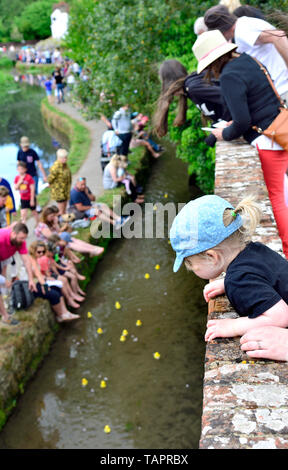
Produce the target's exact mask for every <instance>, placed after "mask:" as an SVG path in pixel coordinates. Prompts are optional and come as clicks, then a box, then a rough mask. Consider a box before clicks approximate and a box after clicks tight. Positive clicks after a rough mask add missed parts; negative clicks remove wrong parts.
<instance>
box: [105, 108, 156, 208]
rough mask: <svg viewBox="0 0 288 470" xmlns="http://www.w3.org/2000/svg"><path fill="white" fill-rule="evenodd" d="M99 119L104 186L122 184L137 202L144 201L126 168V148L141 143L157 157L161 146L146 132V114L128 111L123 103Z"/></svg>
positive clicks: (138, 187)
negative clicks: (102, 123)
mask: <svg viewBox="0 0 288 470" xmlns="http://www.w3.org/2000/svg"><path fill="white" fill-rule="evenodd" d="M101 118H102V120H103V121H104V122H105V124H106V126H107V130H106V131H105V132H104V133H103V135H102V139H101V153H102V157H101V164H102V169H103V187H104V189H114V188H116V187H117V186H122V185H124V187H125V190H126V193H127V194H128V195H129V196H130V197H131V199H132V200H133V201H134V202H136V203H139V204H141V203H142V202H144V195H143V193H142V191H143V188H142V187H141V186H139V185H138V184H137V181H136V179H135V176H133V175H131V174H129V173H128V172H127V166H128V164H129V152H131V150H132V149H133V148H135V147H138V146H143V147H145V148H146V149H147V151H148V152H149V153H150V154H151V155H152V157H154V158H159V157H160V155H161V154H162V152H164V148H163V147H162V146H161V145H159V144H158V143H156V142H155V141H154V140H153V139H152V138H151V136H150V135H149V133H148V131H147V129H146V126H147V123H148V121H149V118H148V116H145V115H143V114H141V113H138V112H131V111H130V109H129V105H128V104H125V105H123V106H122V107H121V108H119V109H118V110H117V111H116V112H115V113H114V114H113V116H112V119H107V118H106V117H105V116H104V115H102V116H101Z"/></svg>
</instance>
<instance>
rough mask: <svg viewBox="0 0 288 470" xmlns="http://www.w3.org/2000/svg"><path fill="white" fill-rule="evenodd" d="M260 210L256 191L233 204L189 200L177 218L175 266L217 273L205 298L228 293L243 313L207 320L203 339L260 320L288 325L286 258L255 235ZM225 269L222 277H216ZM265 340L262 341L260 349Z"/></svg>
mask: <svg viewBox="0 0 288 470" xmlns="http://www.w3.org/2000/svg"><path fill="white" fill-rule="evenodd" d="M260 216H261V211H260V209H259V206H258V205H257V204H256V203H255V202H254V200H253V198H252V197H247V198H245V199H243V201H241V202H240V203H239V204H238V205H237V207H236V208H235V209H234V208H233V207H232V206H231V204H230V203H229V202H227V201H226V200H225V199H222V198H220V197H219V196H216V195H208V196H203V197H200V198H198V199H195V200H193V201H190V202H189V203H188V204H186V206H185V207H184V208H183V209H182V210H181V211H180V212H179V214H178V215H177V216H176V218H175V219H174V221H173V224H172V227H171V231H170V240H171V245H172V247H173V249H174V250H175V251H176V260H175V263H174V272H176V271H178V269H179V268H180V266H181V264H182V262H183V261H184V263H185V266H186V267H187V269H188V270H191V271H193V272H194V273H195V274H196V275H197V276H199V277H200V278H202V279H215V280H213V281H212V282H210V283H209V284H207V285H206V286H205V288H204V298H205V300H206V301H207V302H208V301H209V300H210V299H211V298H213V297H215V296H217V295H221V294H226V295H227V297H228V299H229V301H230V303H231V304H232V306H233V307H234V309H235V310H236V312H237V313H238V314H239V315H240V317H239V318H237V319H215V320H210V321H208V323H207V331H206V334H205V340H206V341H211V340H213V339H214V338H217V337H222V338H226V337H233V336H242V335H244V334H245V333H246V332H247V331H248V330H250V329H252V328H256V327H258V326H268V325H274V326H279V327H283V328H286V327H287V326H288V305H287V304H288V285H287V278H288V261H287V260H285V259H284V258H282V257H281V256H280V255H279V254H278V253H276V252H274V251H273V250H271V249H270V248H268V247H266V246H265V245H263V244H262V243H258V242H256V243H253V242H252V241H251V236H252V234H253V232H254V231H255V229H256V226H257V225H258V223H259V221H260ZM223 272H225V273H226V276H225V278H224V279H216V278H217V277H219V276H220V274H221V273H223ZM260 348H261V341H260V342H259V349H260Z"/></svg>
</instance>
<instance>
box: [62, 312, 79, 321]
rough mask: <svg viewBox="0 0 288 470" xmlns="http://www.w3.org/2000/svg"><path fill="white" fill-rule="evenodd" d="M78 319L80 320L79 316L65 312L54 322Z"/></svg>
mask: <svg viewBox="0 0 288 470" xmlns="http://www.w3.org/2000/svg"><path fill="white" fill-rule="evenodd" d="M78 318H80V315H75V314H74V313H71V312H66V313H64V314H63V315H61V317H56V320H57V322H58V323H62V322H63V321H73V320H78Z"/></svg>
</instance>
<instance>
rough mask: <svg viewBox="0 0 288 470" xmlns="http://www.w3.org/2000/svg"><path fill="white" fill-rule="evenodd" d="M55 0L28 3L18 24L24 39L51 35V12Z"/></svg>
mask: <svg viewBox="0 0 288 470" xmlns="http://www.w3.org/2000/svg"><path fill="white" fill-rule="evenodd" d="M53 3H54V0H39V1H36V2H33V3H30V5H27V6H26V7H24V9H23V10H22V13H21V15H20V16H19V17H17V18H16V19H15V23H16V26H17V27H18V29H19V31H20V33H22V34H23V37H24V39H44V38H47V37H49V36H51V29H50V24H51V19H50V16H51V13H52V5H53Z"/></svg>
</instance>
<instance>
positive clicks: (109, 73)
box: [66, 0, 169, 116]
mask: <svg viewBox="0 0 288 470" xmlns="http://www.w3.org/2000/svg"><path fill="white" fill-rule="evenodd" d="M168 13H169V6H168V5H167V4H166V2H163V0H119V1H118V2H115V1H114V0H99V1H98V2H97V3H95V1H93V0H84V1H82V2H80V3H78V4H77V3H76V2H75V5H74V7H73V8H72V9H71V11H70V15H71V16H70V22H69V36H68V38H67V41H66V45H67V48H68V49H70V50H71V51H72V52H71V54H70V55H71V56H72V58H74V59H75V60H76V61H78V62H79V63H80V64H81V65H83V66H84V68H85V70H86V72H87V74H88V76H89V81H88V82H80V84H79V93H80V96H81V98H82V100H83V101H84V102H85V104H86V106H87V108H88V110H89V112H90V114H91V115H94V116H96V115H98V116H99V113H102V112H104V113H106V114H108V115H110V113H111V110H112V109H115V107H117V106H119V105H121V104H124V103H131V104H132V103H133V107H134V109H138V110H140V109H141V111H144V109H143V108H144V107H145V108H146V110H147V108H149V107H150V109H151V104H152V102H153V101H154V100H155V97H156V96H155V82H156V83H157V82H158V78H157V69H156V67H155V64H156V63H157V62H158V61H159V60H161V59H163V58H164V54H163V52H162V51H161V37H162V33H163V29H164V28H165V27H166V25H167V22H168V20H169V15H168ZM100 96H102V100H100Z"/></svg>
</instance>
